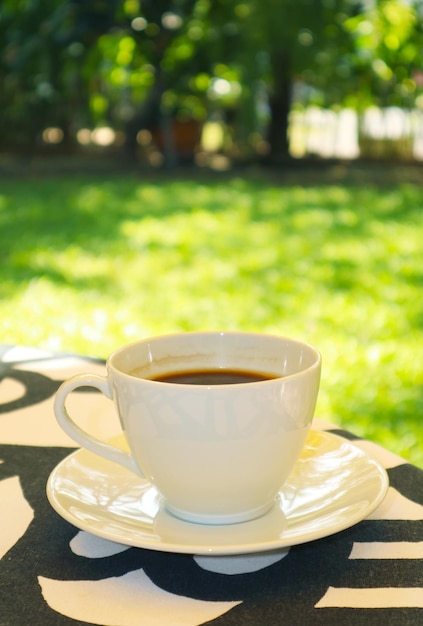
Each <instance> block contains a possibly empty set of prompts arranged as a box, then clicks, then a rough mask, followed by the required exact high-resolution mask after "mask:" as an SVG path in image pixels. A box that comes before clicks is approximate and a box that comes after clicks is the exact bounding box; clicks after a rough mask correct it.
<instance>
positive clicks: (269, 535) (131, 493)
mask: <svg viewBox="0 0 423 626" xmlns="http://www.w3.org/2000/svg"><path fill="white" fill-rule="evenodd" d="M117 441H118V440H117V439H116V440H114V443H115V444H116V442H117ZM119 443H120V445H121V446H122V447H123V438H119ZM388 485H389V483H388V477H387V475H386V472H385V470H384V469H383V468H382V466H381V465H380V464H379V463H378V462H377V461H376V460H374V459H372V458H371V457H370V456H369V455H368V454H367V453H366V452H364V451H362V450H361V449H360V448H358V447H357V446H355V445H354V444H353V443H351V442H349V441H347V440H346V439H343V438H342V437H338V436H337V435H333V434H331V433H327V432H318V431H311V432H310V434H309V436H308V439H307V442H306V445H305V448H304V450H303V452H302V455H301V457H300V459H299V461H298V462H297V464H296V465H295V467H294V470H293V471H292V473H291V475H290V477H289V479H288V482H287V483H285V485H284V486H283V487H282V488H281V490H280V492H279V494H278V497H277V498H276V500H275V504H274V506H273V507H272V509H271V510H270V511H269V512H268V513H267V514H266V515H264V516H262V517H260V518H258V519H256V520H252V521H250V522H244V523H241V524H233V525H225V526H207V525H200V524H192V523H189V522H183V521H182V520H179V519H177V518H176V517H173V516H172V515H171V514H170V513H168V512H167V510H166V509H165V507H164V506H163V504H162V503H161V499H160V496H159V494H158V493H157V491H156V489H155V488H154V487H152V486H151V484H150V483H149V482H148V481H146V480H142V479H140V478H139V477H137V476H135V474H132V473H131V472H130V471H128V470H126V469H125V468H123V467H121V466H120V465H117V464H116V463H112V462H110V461H107V460H105V459H102V458H101V457H99V456H96V455H94V454H92V453H91V452H88V451H86V450H83V449H82V450H78V451H77V452H73V453H72V454H71V455H70V456H68V457H66V458H65V459H64V460H63V461H61V463H59V465H58V466H57V467H56V468H55V469H54V470H53V472H52V473H51V475H50V477H49V480H48V483H47V496H48V499H49V501H50V504H51V505H52V507H53V508H54V509H55V510H56V511H57V513H59V515H61V516H62V517H63V518H64V519H66V520H67V521H68V522H70V523H72V524H74V525H75V526H77V527H78V528H80V529H81V530H85V531H88V532H90V533H92V534H94V535H97V536H99V537H102V538H104V539H109V540H111V541H115V542H117V543H122V544H125V545H129V546H135V547H139V548H149V549H152V550H161V551H164V552H181V553H188V554H207V555H223V554H226V555H229V554H244V553H252V552H262V551H267V550H275V549H279V548H286V547H289V546H293V545H297V544H301V543H305V542H308V541H312V540H314V539H319V538H321V537H326V536H328V535H331V534H333V533H336V532H338V531H341V530H344V529H346V528H349V527H350V526H352V525H354V524H356V523H357V522H359V521H360V520H362V519H364V518H365V517H366V516H367V515H369V514H370V513H371V512H372V511H373V510H374V509H375V508H376V507H377V506H378V505H379V504H380V503H381V501H382V500H383V498H384V496H385V494H386V491H387V489H388Z"/></svg>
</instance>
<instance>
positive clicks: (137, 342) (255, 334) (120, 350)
mask: <svg viewBox="0 0 423 626" xmlns="http://www.w3.org/2000/svg"><path fill="white" fill-rule="evenodd" d="M225 335H226V336H227V335H230V336H238V337H242V336H245V337H251V338H253V337H255V338H257V339H260V338H266V339H272V338H273V339H275V340H276V341H278V342H280V341H282V342H286V343H289V344H295V345H296V346H298V347H302V348H304V349H306V350H308V351H309V352H310V353H311V354H312V355H313V356H314V361H313V363H312V364H311V365H309V366H308V367H306V368H304V369H302V370H300V371H298V372H293V373H292V374H286V375H283V376H282V375H281V376H275V377H274V378H269V379H265V380H257V381H251V382H247V383H245V382H242V383H231V385H230V387H231V388H233V387H238V386H242V387H245V386H246V385H248V386H250V385H263V384H271V383H275V381H280V380H284V381H286V380H289V379H291V378H293V377H296V378H298V377H301V376H305V375H307V374H309V373H310V372H312V371H313V370H315V369H319V368H320V367H321V362H322V356H321V353H320V351H319V350H318V349H317V348H315V347H314V346H313V345H312V344H310V343H307V342H306V341H303V340H301V339H297V338H295V337H288V336H285V335H276V334H275V333H260V332H250V331H231V330H229V331H221V330H207V331H186V332H185V331H183V332H174V333H166V334H162V335H152V336H148V337H144V338H142V339H138V340H135V341H132V342H130V343H127V344H125V345H123V346H121V347H119V348H117V349H116V350H114V351H113V352H112V353H111V354H110V356H109V357H108V359H107V361H106V365H107V368H108V370H112V371H114V372H115V373H117V374H118V375H119V376H123V377H126V378H129V379H131V380H140V381H142V382H144V383H151V384H154V385H159V384H163V382H162V381H159V380H154V379H152V378H147V377H146V378H142V377H139V378H138V377H136V376H134V375H132V374H129V373H128V372H125V371H123V370H122V369H121V368H119V367H117V366H116V365H115V364H114V362H115V360H116V359H117V358H119V356H120V355H122V354H123V353H124V352H126V351H130V350H132V349H134V348H135V347H136V346H139V345H143V344H148V343H151V342H155V341H160V340H167V339H170V340H171V339H174V338H181V337H184V336H191V337H193V336H198V337H200V336H209V337H210V336H216V337H217V336H221V337H222V336H225ZM222 369H224V368H222ZM229 369H230V368H229ZM246 371H248V368H246ZM172 387H173V388H175V387H185V388H187V387H190V388H193V389H199V390H200V389H203V390H204V389H220V388H228V385H227V384H223V383H222V384H216V385H215V384H213V385H208V384H190V383H188V384H187V383H174V382H172Z"/></svg>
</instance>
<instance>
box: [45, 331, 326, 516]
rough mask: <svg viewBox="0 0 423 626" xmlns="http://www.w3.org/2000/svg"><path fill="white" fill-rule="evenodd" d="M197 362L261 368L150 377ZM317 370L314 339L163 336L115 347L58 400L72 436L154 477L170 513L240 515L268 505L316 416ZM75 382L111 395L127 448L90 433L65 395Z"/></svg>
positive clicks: (199, 366)
mask: <svg viewBox="0 0 423 626" xmlns="http://www.w3.org/2000/svg"><path fill="white" fill-rule="evenodd" d="M134 370H136V375H135V374H134ZM201 370H219V371H220V372H223V373H226V372H227V371H228V370H237V371H245V372H247V373H249V374H251V373H257V372H258V373H262V374H264V375H265V376H266V377H267V378H266V379H265V380H260V381H258V382H242V383H234V384H210V383H208V384H204V383H203V384H192V383H191V384H182V383H180V382H177V383H174V382H163V381H158V380H154V378H157V377H160V376H163V375H166V374H169V373H175V372H177V373H181V372H187V371H189V372H194V371H195V372H198V371H201ZM320 370H321V357H320V354H319V352H318V351H317V350H316V349H315V348H313V347H312V346H310V345H308V344H306V343H303V342H301V341H297V340H294V339H289V338H285V337H278V336H273V335H264V334H260V333H243V332H193V333H181V334H174V335H167V336H161V337H160V336H159V337H155V338H151V339H145V340H142V341H138V342H136V343H132V344H129V345H127V346H124V347H122V348H120V349H118V350H117V351H116V352H114V353H113V354H112V355H111V356H110V357H109V359H108V361H107V377H102V376H97V375H94V374H81V375H79V376H74V377H73V378H70V379H69V380H67V381H65V382H64V383H63V384H62V385H61V387H60V388H59V390H58V392H57V394H56V398H55V405H54V408H55V414H56V418H57V420H58V422H59V424H60V425H61V427H62V428H63V430H64V431H65V432H66V433H67V434H68V435H69V436H70V437H72V438H73V439H74V440H75V441H76V442H78V443H79V444H80V445H81V446H83V447H85V448H87V449H88V450H90V451H91V452H94V453H96V454H98V455H100V456H102V457H105V458H106V459H109V460H112V461H115V462H117V463H120V464H121V465H123V466H125V467H126V468H128V469H130V470H131V471H133V472H135V473H137V474H138V475H139V476H140V477H143V478H144V479H147V480H148V481H150V482H151V484H152V485H154V486H155V487H156V488H157V490H158V491H159V493H160V494H161V496H162V498H163V503H164V505H165V506H166V507H167V509H168V510H169V511H170V512H171V513H173V514H174V515H176V516H178V517H180V518H182V519H184V520H186V521H190V522H198V523H205V524H230V523H238V522H242V521H246V520H249V519H253V518H255V517H258V516H260V515H262V514H264V513H265V512H266V511H267V510H268V509H269V508H270V507H271V506H272V505H273V503H274V501H275V498H276V496H277V493H278V491H279V489H280V488H281V486H282V485H283V483H284V482H285V480H286V479H287V477H288V475H289V473H290V472H291V469H292V468H293V466H294V464H295V462H296V460H297V459H298V457H299V455H300V453H301V450H302V448H303V446H304V443H305V440H306V437H307V433H308V431H309V428H310V425H311V422H312V419H313V414H314V409H315V404H316V400H317V394H318V388H319V382H320ZM269 376H270V377H269ZM81 386H91V387H95V388H97V389H99V390H100V391H102V392H103V393H104V395H105V396H107V398H109V399H113V401H114V402H115V404H116V407H117V411H118V413H119V417H120V422H121V425H122V429H123V431H124V433H125V437H126V440H127V443H128V446H129V449H130V452H129V453H127V452H124V451H123V450H121V449H118V448H116V447H114V446H112V445H111V444H109V443H107V442H102V441H100V440H98V439H96V438H95V437H94V436H92V435H90V434H89V433H87V432H85V431H84V430H82V429H81V428H80V427H79V426H78V425H77V424H76V423H75V421H74V420H73V419H72V418H71V417H70V415H69V414H68V412H67V410H66V407H65V402H66V397H67V396H68V394H69V393H70V392H71V391H73V390H75V389H77V388H78V387H81Z"/></svg>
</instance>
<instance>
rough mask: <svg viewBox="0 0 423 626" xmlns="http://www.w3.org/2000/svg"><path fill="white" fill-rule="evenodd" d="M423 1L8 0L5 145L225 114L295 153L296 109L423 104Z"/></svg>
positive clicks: (241, 130) (240, 135) (0, 135)
mask: <svg viewBox="0 0 423 626" xmlns="http://www.w3.org/2000/svg"><path fill="white" fill-rule="evenodd" d="M422 18H423V9H422V2H421V0H375V2H365V1H364V0H363V2H360V1H359V0H266V2H261V1H260V0H213V2H211V1H210V0H174V1H173V2H170V1H169V0H144V1H143V2H141V1H140V0H97V1H96V2H85V1H81V0H44V1H43V2H39V1H38V0H3V2H2V3H1V6H0V84H1V85H2V89H1V91H0V109H1V111H2V116H1V119H0V149H3V150H4V149H9V150H11V149H20V150H32V151H34V150H37V149H40V147H41V146H42V139H41V137H42V132H43V130H44V129H45V128H46V127H52V126H56V127H59V128H60V129H61V130H62V131H63V144H62V147H63V148H66V149H68V150H70V149H71V148H72V147H75V144H76V139H75V137H76V134H77V131H78V130H79V129H81V128H85V127H88V128H91V129H92V128H94V127H95V126H96V125H102V124H107V125H111V126H112V127H113V128H115V129H116V130H118V131H121V132H124V134H125V137H126V139H127V142H128V144H130V143H131V141H132V142H134V141H135V139H134V138H135V137H136V134H137V132H138V131H139V130H140V129H141V128H147V127H152V126H154V125H157V124H158V125H160V124H161V125H162V126H165V125H166V116H174V115H179V116H183V117H184V116H185V117H187V116H189V117H194V118H196V119H204V118H205V117H208V118H210V117H213V116H216V115H220V116H221V117H223V118H224V119H225V121H226V122H227V123H228V124H229V126H231V128H232V131H233V135H234V137H235V138H236V140H237V143H238V144H239V147H240V149H244V150H248V149H249V150H250V151H251V150H253V146H254V141H253V139H254V137H255V134H257V133H261V134H262V135H263V136H264V137H265V138H266V139H267V141H268V142H269V146H270V150H271V152H272V153H274V154H276V155H278V154H284V153H286V152H287V149H288V144H287V126H288V115H289V112H290V110H291V108H292V106H294V105H297V106H307V105H309V104H318V105H319V106H322V107H335V108H339V107H342V106H350V107H353V108H355V109H358V110H362V109H363V108H365V107H367V106H369V105H371V104H375V105H377V106H382V107H384V106H393V105H395V106H401V107H407V108H410V107H414V106H418V107H420V108H421V107H422V106H423V100H422V95H421V94H422V89H423V78H422V76H423V74H422V67H423V26H422V24H423V19H422Z"/></svg>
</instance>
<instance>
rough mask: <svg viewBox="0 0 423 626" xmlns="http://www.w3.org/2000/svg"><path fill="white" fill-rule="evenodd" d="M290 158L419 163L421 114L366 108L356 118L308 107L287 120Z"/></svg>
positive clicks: (422, 148)
mask: <svg viewBox="0 0 423 626" xmlns="http://www.w3.org/2000/svg"><path fill="white" fill-rule="evenodd" d="M290 150H291V153H292V155H293V156H296V157H303V156H308V155H316V156H320V157H324V158H331V157H335V158H343V159H355V158H357V157H359V156H362V157H363V156H368V157H375V158H400V159H404V160H423V112H422V111H420V110H417V109H415V110H412V111H405V110H403V109H399V108H395V107H390V108H386V109H378V108H376V107H374V108H369V109H367V110H366V111H365V113H364V114H363V115H361V116H360V117H359V116H358V114H357V113H356V112H355V111H353V110H350V109H343V110H341V111H340V112H338V113H337V112H335V111H329V110H325V109H319V108H317V107H309V108H308V109H305V110H304V111H294V112H293V113H292V114H291V120H290Z"/></svg>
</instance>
